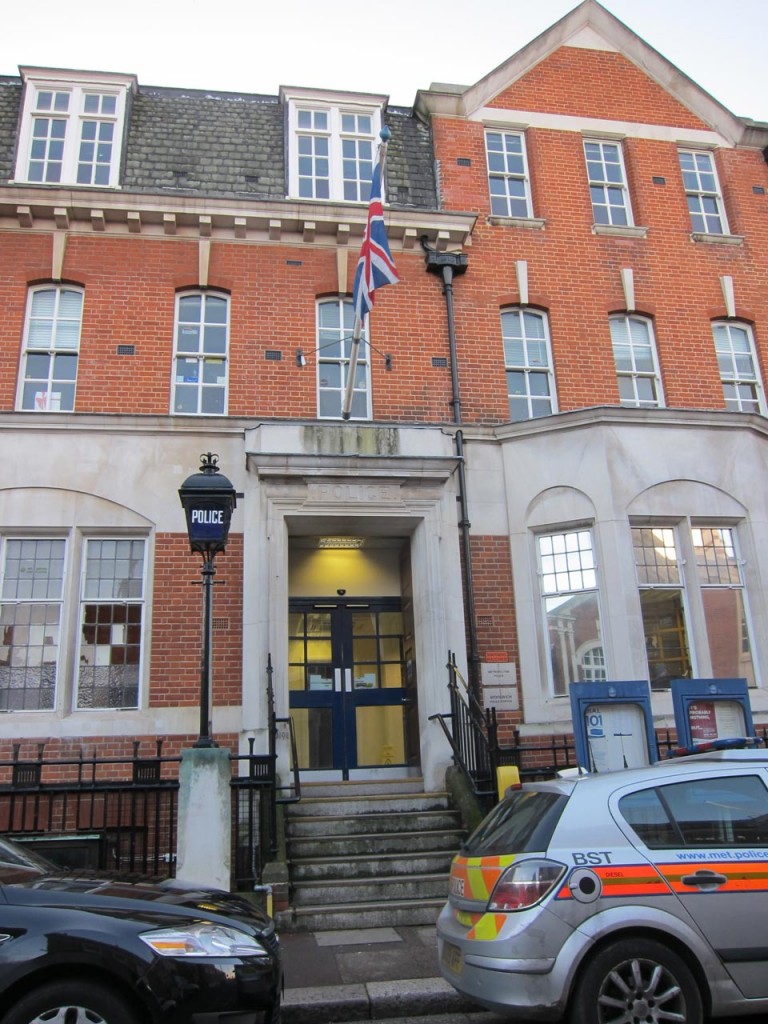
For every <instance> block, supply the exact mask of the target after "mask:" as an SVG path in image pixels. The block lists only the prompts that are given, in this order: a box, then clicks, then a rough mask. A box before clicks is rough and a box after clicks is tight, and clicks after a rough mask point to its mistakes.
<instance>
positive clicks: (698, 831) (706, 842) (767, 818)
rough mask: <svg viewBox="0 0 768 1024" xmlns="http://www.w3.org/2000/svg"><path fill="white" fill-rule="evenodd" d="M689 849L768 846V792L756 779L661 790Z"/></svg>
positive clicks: (697, 782)
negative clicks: (693, 847) (697, 847)
mask: <svg viewBox="0 0 768 1024" xmlns="http://www.w3.org/2000/svg"><path fill="white" fill-rule="evenodd" d="M660 792H661V793H662V795H663V797H664V800H665V802H666V804H667V806H668V807H669V809H670V811H671V812H672V817H673V819H674V821H675V823H676V825H677V826H678V828H679V830H680V832H681V833H682V835H683V838H684V841H685V844H686V845H687V846H768V790H766V788H765V785H764V783H763V782H762V781H761V780H760V779H759V778H758V777H757V776H755V775H744V776H741V777H736V778H721V779H697V780H695V781H692V782H680V783H677V784H675V785H669V786H663V787H661V789H660Z"/></svg>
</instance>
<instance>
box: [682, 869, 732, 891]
mask: <svg viewBox="0 0 768 1024" xmlns="http://www.w3.org/2000/svg"><path fill="white" fill-rule="evenodd" d="M680 881H681V882H682V883H683V885H689V886H691V887H692V888H696V887H697V886H698V887H699V888H701V889H717V888H718V887H719V886H721V885H725V884H726V882H727V881H728V879H727V878H726V876H725V875H721V874H719V873H718V872H717V871H707V870H706V869H705V870H702V871H696V872H695V873H694V874H692V875H683V877H682V878H681V879H680Z"/></svg>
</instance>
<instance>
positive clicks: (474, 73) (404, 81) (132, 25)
mask: <svg viewBox="0 0 768 1024" xmlns="http://www.w3.org/2000/svg"><path fill="white" fill-rule="evenodd" d="M576 4H577V0H382V2H379V3H375V2H374V3H371V2H370V0H368V2H366V0H354V2H353V0H248V2H246V0H127V3H125V4H121V5H114V4H109V3H107V2H105V0H5V2H4V3H3V4H2V7H3V10H2V14H1V15H0V26H1V34H0V74H4V75H15V74H18V67H19V65H20V64H28V65H37V66H43V67H61V68H75V69H80V70H99V71H121V72H129V73H134V74H136V75H137V76H138V80H139V84H140V85H167V86H177V87H185V88H200V89H212V90H225V91H234V92H253V93H265V94H267V95H275V94H276V93H277V91H278V89H279V87H280V86H281V85H297V86H309V87H317V88H323V89H346V90H350V91H361V92H373V93H383V94H385V95H388V96H389V98H390V103H392V104H396V105H402V106H410V105H411V104H412V103H413V101H414V98H415V96H416V90H417V89H424V88H428V87H429V85H430V84H431V83H432V82H455V83H460V84H462V85H472V84H473V83H474V82H476V81H477V80H478V79H480V78H482V77H483V76H484V75H485V74H487V73H488V72H489V71H491V70H493V68H495V67H497V66H498V65H499V64H501V63H502V62H503V61H505V60H506V59H507V58H508V57H510V56H511V55H512V54H513V53H515V52H516V51H517V50H519V49H520V48H521V47H522V46H524V45H525V44H526V43H527V42H529V41H530V40H531V39H533V38H534V37H535V36H537V35H538V34H539V33H540V32H543V31H544V30H545V29H546V28H548V27H549V26H550V25H551V24H553V23H554V22H555V21H557V20H558V19H559V18H561V17H562V16H563V15H564V14H567V13H568V11H570V10H572V9H573V8H574V7H575V6H576ZM604 6H605V7H607V8H608V10H610V11H611V12H612V13H613V14H615V15H616V16H617V17H618V18H619V19H620V20H621V21H623V22H624V23H625V24H626V25H628V26H629V28H631V29H632V30H633V31H635V32H637V33H638V35H640V36H641V37H642V38H643V39H644V40H645V41H646V42H647V43H649V44H650V45H651V46H653V47H654V48H655V49H656V50H658V51H659V52H660V53H662V54H663V55H664V56H665V57H666V58H667V59H668V60H671V61H672V63H674V64H676V65H677V66H678V67H679V68H680V70H681V71H683V72H685V74H687V75H688V76H689V77H690V78H692V79H693V80H694V81H696V82H697V83H698V84H699V85H700V86H702V88H704V89H706V90H707V92H709V93H711V94H712V95H713V96H714V97H715V98H716V99H717V100H719V101H720V102H721V103H723V104H724V105H725V106H726V107H728V108H729V109H730V110H731V111H732V112H733V113H734V114H739V115H742V116H744V117H751V118H754V119H755V120H761V121H768V74H767V73H766V61H765V49H766V41H767V40H768V0H604Z"/></svg>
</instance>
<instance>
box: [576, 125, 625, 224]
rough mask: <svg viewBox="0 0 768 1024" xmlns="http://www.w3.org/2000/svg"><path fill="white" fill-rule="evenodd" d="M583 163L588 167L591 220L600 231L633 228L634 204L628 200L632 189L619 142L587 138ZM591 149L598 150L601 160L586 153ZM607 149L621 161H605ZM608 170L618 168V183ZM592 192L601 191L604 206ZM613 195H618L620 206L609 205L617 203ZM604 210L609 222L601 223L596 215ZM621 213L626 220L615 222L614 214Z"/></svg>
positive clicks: (584, 141)
mask: <svg viewBox="0 0 768 1024" xmlns="http://www.w3.org/2000/svg"><path fill="white" fill-rule="evenodd" d="M582 141H583V143H584V160H585V163H586V167H587V183H588V185H589V198H590V202H591V205H592V216H593V219H594V222H595V225H596V226H597V227H620V228H626V227H634V219H633V216H632V202H631V200H630V196H629V185H628V184H627V169H626V167H625V165H624V152H623V147H622V144H621V142H620V141H617V140H616V139H598V138H591V137H589V138H584V139H583V140H582ZM588 146H598V147H599V148H600V154H599V158H597V159H596V157H595V155H594V154H589V153H588V152H587V147H588ZM606 147H610V148H611V149H613V150H615V151H616V153H617V155H618V160H616V161H613V160H606V155H607V154H606ZM597 165H599V166H600V168H601V169H602V170H601V173H600V174H595V173H594V168H595V167H596V166H597ZM609 167H618V169H619V174H620V178H619V179H618V180H612V178H611V175H610V171H609V170H608V168H609ZM593 190H601V191H602V196H603V199H602V201H601V202H596V201H595V199H596V196H595V193H594V191H593ZM613 193H618V197H619V198H620V199H621V202H610V200H611V199H612V198H613V199H616V198H617V197H616V196H614V195H613ZM599 209H604V210H605V211H606V216H607V220H600V219H599V217H598V215H597V211H598V210H599ZM616 210H621V211H622V212H623V214H624V219H623V220H622V219H621V217H619V218H618V219H614V217H615V213H614V211H616Z"/></svg>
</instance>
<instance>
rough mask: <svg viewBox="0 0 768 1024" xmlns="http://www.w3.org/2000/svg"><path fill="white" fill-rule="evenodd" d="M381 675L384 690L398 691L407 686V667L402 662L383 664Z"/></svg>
mask: <svg viewBox="0 0 768 1024" xmlns="http://www.w3.org/2000/svg"><path fill="white" fill-rule="evenodd" d="M379 674H380V679H381V687H382V689H398V688H399V687H403V686H405V666H404V665H403V664H402V662H399V661H397V662H394V661H393V662H388V663H386V664H383V665H382V666H381V670H380V673H379Z"/></svg>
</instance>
